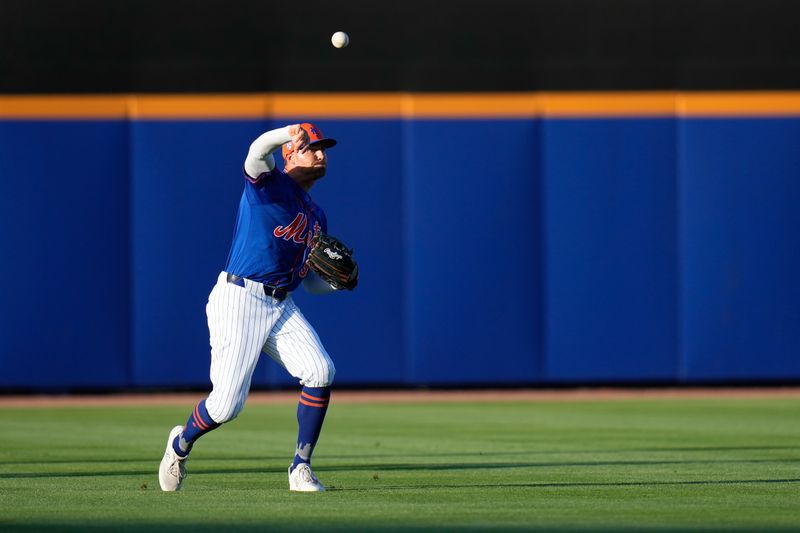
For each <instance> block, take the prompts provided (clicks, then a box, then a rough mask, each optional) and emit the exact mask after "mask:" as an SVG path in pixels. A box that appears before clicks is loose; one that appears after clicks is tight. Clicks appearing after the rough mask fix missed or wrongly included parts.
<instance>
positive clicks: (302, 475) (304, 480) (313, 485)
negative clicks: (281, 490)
mask: <svg viewBox="0 0 800 533" xmlns="http://www.w3.org/2000/svg"><path fill="white" fill-rule="evenodd" d="M289 490H293V491H297V492H322V491H324V490H325V486H324V485H323V484H322V483H320V482H319V480H318V479H317V476H315V475H314V471H313V470H311V466H310V465H308V464H306V463H300V464H299V465H297V466H296V467H295V469H294V470H292V467H291V466H290V467H289Z"/></svg>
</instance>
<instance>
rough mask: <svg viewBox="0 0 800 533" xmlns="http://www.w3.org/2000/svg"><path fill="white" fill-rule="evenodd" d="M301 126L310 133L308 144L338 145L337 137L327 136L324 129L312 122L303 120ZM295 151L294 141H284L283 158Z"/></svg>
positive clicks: (326, 146)
mask: <svg viewBox="0 0 800 533" xmlns="http://www.w3.org/2000/svg"><path fill="white" fill-rule="evenodd" d="M300 127H301V128H302V129H303V131H305V132H306V133H307V134H308V145H309V146H312V145H315V146H322V147H323V148H330V147H332V146H336V139H331V138H329V137H325V136H324V135H323V134H322V130H320V129H319V128H318V127H316V126H315V125H313V124H311V123H310V122H303V123H302V124H300ZM293 151H294V146H292V141H289V142H288V143H284V144H283V147H282V148H281V153H282V155H283V158H284V159H286V156H287V155H288V154H290V153H292V152H293Z"/></svg>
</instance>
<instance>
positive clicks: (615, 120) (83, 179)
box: [0, 116, 800, 390]
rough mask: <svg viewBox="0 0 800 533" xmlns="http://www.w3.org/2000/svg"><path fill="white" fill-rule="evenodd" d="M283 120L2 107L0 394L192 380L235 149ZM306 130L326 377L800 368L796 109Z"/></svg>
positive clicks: (338, 124)
mask: <svg viewBox="0 0 800 533" xmlns="http://www.w3.org/2000/svg"><path fill="white" fill-rule="evenodd" d="M297 118H303V119H308V118H310V117H297ZM294 121H296V120H294V119H293V118H292V117H287V118H282V119H281V120H274V121H270V120H260V119H259V120H257V119H214V120H211V119H206V120H194V119H191V120H190V119H184V120H181V119H170V120H155V119H153V120H150V119H124V118H123V119H109V120H100V119H93V120H86V119H75V118H71V119H60V120H33V119H25V120H17V119H3V120H0V188H2V190H0V220H1V221H2V223H0V244H1V245H2V248H3V257H4V260H3V261H2V264H0V271H2V279H3V280H4V291H3V294H4V296H3V298H2V305H0V328H2V329H1V330H0V346H1V348H0V387H2V388H3V389H7V390H17V389H20V390H53V389H81V388H89V389H91V388H117V387H119V388H137V387H144V388H171V387H177V388H190V387H191V388H203V387H207V386H208V383H209V382H208V362H209V347H208V331H207V327H206V322H205V320H206V319H205V303H206V299H207V296H208V292H209V291H210V289H211V287H212V285H213V283H214V282H215V279H216V275H217V273H218V272H219V270H220V269H221V268H222V267H223V266H224V263H225V259H226V257H227V252H228V246H229V242H230V238H231V234H232V231H233V223H234V220H235V211H236V207H237V204H238V199H239V195H240V194H241V191H242V187H243V182H242V177H241V170H240V169H241V165H242V161H243V158H244V155H245V154H246V151H247V147H248V145H249V143H250V142H251V140H252V139H253V138H255V137H256V136H257V135H258V134H260V133H261V132H262V131H264V130H267V129H270V128H273V127H277V126H280V125H284V124H287V123H291V122H294ZM316 122H317V124H318V125H319V126H320V127H321V128H322V129H323V131H325V132H326V133H327V134H328V135H330V136H333V137H335V138H337V139H338V140H339V146H337V147H336V148H334V149H332V150H330V152H329V159H330V163H329V173H328V176H327V177H326V178H325V179H324V180H323V181H322V182H320V183H319V184H318V185H317V186H316V187H315V188H314V190H313V191H312V194H313V196H314V198H315V199H316V200H317V201H318V203H320V204H321V205H322V206H323V208H325V210H326V212H327V214H328V220H329V224H330V231H331V233H333V234H334V235H337V236H339V237H341V238H342V239H343V240H345V241H346V242H347V243H348V244H349V245H351V246H353V247H354V248H355V251H356V256H357V258H358V260H359V262H360V266H361V273H362V277H361V283H360V285H359V287H358V289H357V290H356V291H354V292H352V293H349V292H348V293H342V294H334V295H328V296H310V295H307V294H305V293H303V292H302V290H301V291H298V292H297V293H296V296H295V298H296V300H297V301H298V302H299V304H300V306H301V308H302V309H303V311H304V313H305V314H306V315H307V316H308V318H309V319H310V321H311V322H312V324H314V325H315V327H316V328H317V330H318V332H319V334H320V336H321V338H322V339H323V342H324V343H325V345H326V347H327V348H328V351H329V352H330V353H331V355H332V356H333V359H334V361H335V362H336V366H337V376H336V378H337V383H338V384H341V385H348V386H359V385H365V386H366V385H404V386H417V385H453V386H455V385H505V384H509V385H547V384H592V383H637V382H647V383H675V384H679V383H706V382H723V383H724V382H756V381H759V382H761V381H797V380H800V118H796V117H791V116H787V117H779V116H777V117H776V116H772V117H748V118H728V117H716V118H712V117H672V116H664V117H644V116H643V117H630V116H626V117H583V118H580V117H578V118H575V117H570V118H542V117H516V118H515V117H507V118H492V117H485V118H468V119H461V118H457V117H455V118H453V117H451V118H420V119H408V118H401V117H394V118H392V117H389V118H358V117H353V118H349V117H343V118H336V119H333V118H326V119H320V120H317V121H316ZM265 359H267V358H266V357H265ZM291 383H293V380H292V379H291V378H289V377H288V376H287V375H285V373H284V371H283V370H282V369H280V368H278V367H277V366H276V365H275V364H274V363H272V362H271V361H264V362H262V363H261V364H260V365H259V367H258V368H257V370H256V376H255V378H254V384H255V385H257V386H261V387H267V386H269V387H278V386H280V387H283V386H288V385H290V384H291Z"/></svg>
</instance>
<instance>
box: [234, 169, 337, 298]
mask: <svg viewBox="0 0 800 533" xmlns="http://www.w3.org/2000/svg"><path fill="white" fill-rule="evenodd" d="M327 230H328V221H327V219H326V218H325V213H324V212H323V211H322V209H321V208H320V207H319V206H318V205H317V204H315V203H314V202H313V200H311V197H310V196H309V195H308V193H307V192H306V191H304V190H303V189H302V188H301V187H300V186H299V185H297V183H295V181H294V180H293V179H292V178H291V177H290V176H289V175H288V174H286V173H285V172H281V171H280V170H278V169H277V168H276V169H273V170H272V171H270V172H267V173H264V174H262V175H261V176H260V177H259V179H258V180H253V179H251V178H249V177H248V179H247V181H246V182H245V186H244V192H243V193H242V199H241V200H240V201H239V213H238V215H237V217H236V229H235V230H234V233H233V244H232V245H231V251H230V254H228V262H227V264H226V266H225V271H226V272H228V273H230V274H235V275H237V276H240V277H243V278H247V279H251V280H253V281H258V282H260V283H266V284H268V285H272V286H275V287H284V288H286V289H287V290H290V291H291V290H294V289H296V288H297V286H298V285H299V284H300V282H301V281H302V280H303V278H304V277H305V276H306V274H307V272H308V270H307V267H306V266H305V262H306V259H307V257H308V251H309V249H310V246H311V239H312V238H313V237H314V235H316V234H317V233H318V232H320V231H322V232H327Z"/></svg>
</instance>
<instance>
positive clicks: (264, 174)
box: [242, 165, 275, 184]
mask: <svg viewBox="0 0 800 533" xmlns="http://www.w3.org/2000/svg"><path fill="white" fill-rule="evenodd" d="M242 174H243V175H244V177H245V179H246V180H247V181H249V182H250V183H253V184H256V183H260V182H262V181H264V180H265V179H269V178H271V177H272V176H274V175H275V169H274V168H273V169H272V170H270V171H269V172H262V173H261V174H259V175H258V176H256V177H253V176H251V175H250V174H248V173H247V170H245V168H244V165H242Z"/></svg>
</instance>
